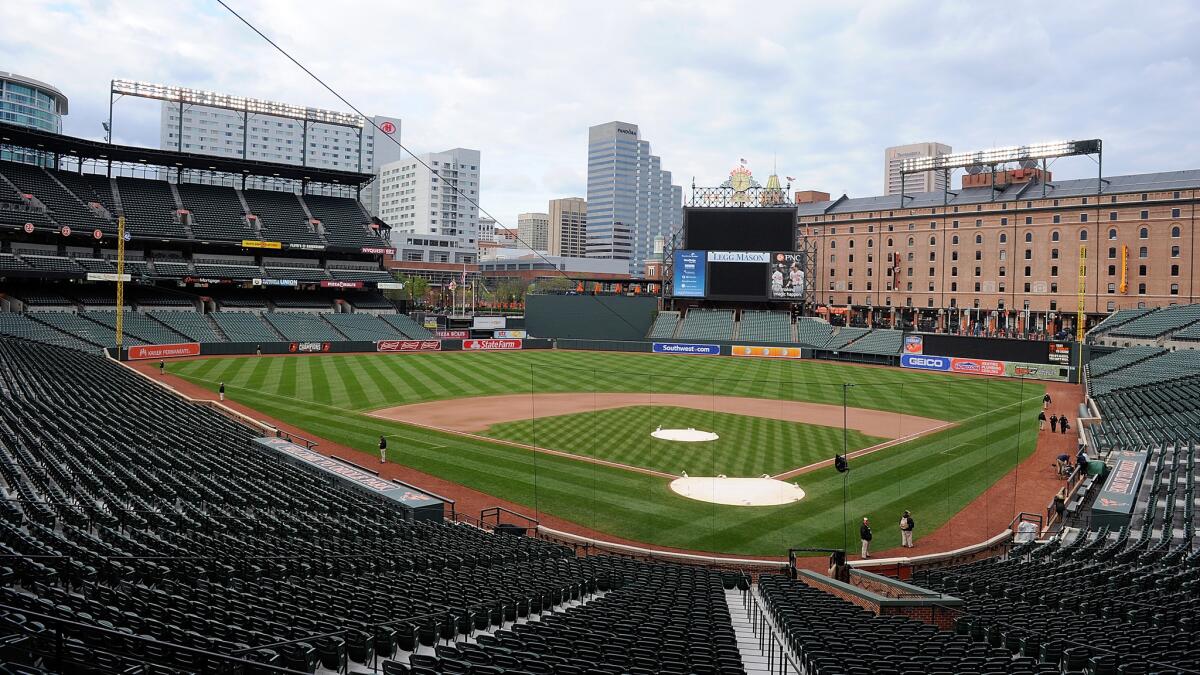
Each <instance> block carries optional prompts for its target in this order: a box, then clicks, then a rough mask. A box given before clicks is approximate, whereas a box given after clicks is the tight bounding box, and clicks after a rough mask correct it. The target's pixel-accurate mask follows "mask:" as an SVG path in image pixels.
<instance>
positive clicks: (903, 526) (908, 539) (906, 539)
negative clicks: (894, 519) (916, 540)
mask: <svg viewBox="0 0 1200 675" xmlns="http://www.w3.org/2000/svg"><path fill="white" fill-rule="evenodd" d="M916 526H917V523H916V521H914V520H913V517H912V514H911V513H909V512H908V511H905V512H904V515H903V516H900V545H901V546H903V547H904V548H912V547H913V543H912V534H913V528H915V527H916Z"/></svg>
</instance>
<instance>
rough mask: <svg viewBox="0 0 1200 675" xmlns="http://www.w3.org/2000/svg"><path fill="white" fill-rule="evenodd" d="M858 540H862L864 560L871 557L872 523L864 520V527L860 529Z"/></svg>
mask: <svg viewBox="0 0 1200 675" xmlns="http://www.w3.org/2000/svg"><path fill="white" fill-rule="evenodd" d="M858 538H859V539H861V540H862V557H863V560H866V559H867V558H870V557H871V521H869V520H867V519H866V518H865V517H864V518H863V522H862V526H861V527H859V528H858Z"/></svg>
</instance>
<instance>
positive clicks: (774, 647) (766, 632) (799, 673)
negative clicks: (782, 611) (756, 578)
mask: <svg viewBox="0 0 1200 675" xmlns="http://www.w3.org/2000/svg"><path fill="white" fill-rule="evenodd" d="M742 607H743V608H744V609H745V610H746V618H747V619H749V621H750V630H751V631H752V632H753V633H754V636H755V637H757V638H758V651H759V652H760V653H762V654H766V655H767V672H768V673H770V674H771V675H775V674H776V673H779V675H790V673H796V675H803V674H804V673H805V670H804V668H803V666H802V665H801V663H798V659H797V658H796V655H795V654H793V653H792V650H791V649H790V648H789V647H788V645H787V643H785V642H784V641H783V640H782V639H781V638H780V637H779V631H778V630H777V629H776V627H775V622H774V620H773V619H772V618H771V616H770V615H769V614H768V613H767V612H766V611H765V610H764V609H763V608H762V606H761V605H760V604H759V598H758V594H756V593H755V592H754V590H753V589H751V590H749V591H743V592H742Z"/></svg>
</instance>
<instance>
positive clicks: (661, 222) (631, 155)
mask: <svg viewBox="0 0 1200 675" xmlns="http://www.w3.org/2000/svg"><path fill="white" fill-rule="evenodd" d="M682 222H683V189H682V188H681V187H679V186H678V185H673V184H672V183H671V172H670V171H664V170H663V168H662V160H661V159H660V158H659V157H657V156H655V155H653V154H651V152H650V143H649V142H648V141H645V140H642V138H641V135H640V132H639V131H638V127H637V125H636V124H629V123H626V122H608V123H606V124H599V125H596V126H594V127H591V128H589V129H588V182H587V226H586V231H587V239H586V241H587V243H586V246H585V255H586V256H587V257H589V258H614V259H618V260H628V261H629V264H628V270H629V274H631V275H636V274H639V273H640V272H641V271H642V269H643V266H644V263H645V262H646V261H647V260H649V259H651V258H652V257H653V255H654V241H655V239H656V238H662V239H663V240H667V241H669V240H670V239H671V236H672V234H674V233H675V232H676V231H677V230H678V229H679V227H680V225H681V223H682Z"/></svg>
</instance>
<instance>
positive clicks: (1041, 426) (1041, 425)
mask: <svg viewBox="0 0 1200 675" xmlns="http://www.w3.org/2000/svg"><path fill="white" fill-rule="evenodd" d="M1045 430H1046V411H1045V410H1039V411H1038V431H1045Z"/></svg>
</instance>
